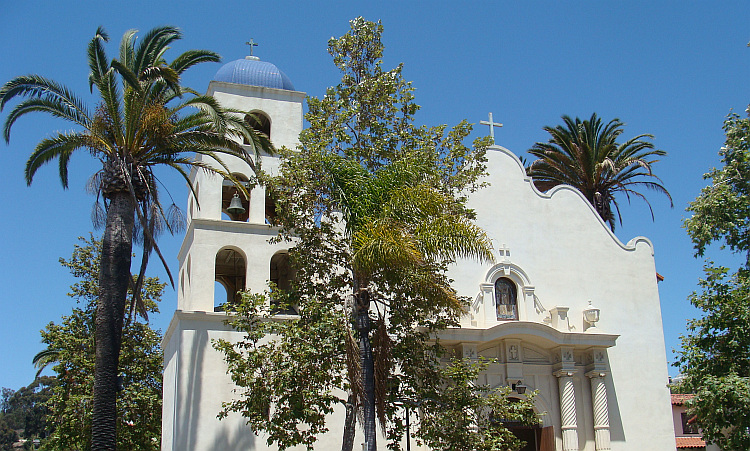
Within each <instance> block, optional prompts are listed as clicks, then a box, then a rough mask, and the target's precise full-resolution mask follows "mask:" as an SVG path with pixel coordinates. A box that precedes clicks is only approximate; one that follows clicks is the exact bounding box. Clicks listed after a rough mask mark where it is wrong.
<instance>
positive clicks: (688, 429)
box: [682, 412, 700, 434]
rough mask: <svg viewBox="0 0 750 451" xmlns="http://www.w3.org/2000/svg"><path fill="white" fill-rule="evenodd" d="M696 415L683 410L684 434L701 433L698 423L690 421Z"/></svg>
mask: <svg viewBox="0 0 750 451" xmlns="http://www.w3.org/2000/svg"><path fill="white" fill-rule="evenodd" d="M694 416H695V415H690V414H689V413H687V412H682V433H683V434H700V432H699V431H698V424H697V423H696V422H695V421H692V422H691V421H690V420H691V419H693V417H694Z"/></svg>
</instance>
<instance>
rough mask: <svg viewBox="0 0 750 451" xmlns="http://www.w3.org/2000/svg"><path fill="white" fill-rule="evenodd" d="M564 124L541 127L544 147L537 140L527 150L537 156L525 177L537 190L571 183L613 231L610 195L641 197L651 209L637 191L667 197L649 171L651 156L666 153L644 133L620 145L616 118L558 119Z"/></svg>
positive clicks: (614, 204)
mask: <svg viewBox="0 0 750 451" xmlns="http://www.w3.org/2000/svg"><path fill="white" fill-rule="evenodd" d="M562 120H563V122H564V125H558V126H556V127H554V128H553V127H549V126H546V127H544V130H545V131H546V132H547V133H549V134H550V139H549V141H548V142H546V143H541V142H538V143H536V144H534V146H533V147H532V148H531V149H529V150H528V152H529V153H530V154H531V155H533V156H535V157H537V160H535V161H532V162H531V164H530V165H529V166H528V167H527V172H528V174H529V175H530V176H531V177H532V179H533V181H534V186H536V187H537V188H538V189H539V190H540V191H547V190H549V189H552V188H554V187H555V186H558V185H570V186H572V187H573V188H575V189H577V190H578V191H580V192H581V194H583V195H584V197H586V199H588V201H589V203H590V204H591V205H593V206H594V209H595V210H596V212H597V213H598V214H599V216H600V217H601V218H602V220H603V221H604V222H606V223H608V224H609V226H610V228H611V229H612V230H614V229H615V214H614V211H613V210H612V207H614V209H615V210H616V211H617V218H618V219H619V221H620V224H622V216H621V215H620V206H619V205H618V203H617V199H616V198H615V195H616V194H618V193H621V194H624V195H625V196H626V198H627V199H628V201H630V197H631V196H634V197H638V198H641V199H643V200H644V201H645V202H646V204H647V205H648V208H649V210H650V211H651V218H652V219H653V217H654V212H653V210H652V209H651V204H650V203H649V201H648V199H647V198H646V196H645V195H644V194H643V193H642V192H640V191H639V189H640V188H647V189H651V190H654V191H656V192H659V193H663V194H664V195H666V196H667V197H668V198H669V202H670V206H673V204H672V196H670V195H669V192H668V191H667V190H666V188H664V186H663V185H662V183H661V180H660V179H659V178H658V177H657V176H656V175H654V173H653V172H652V171H651V169H652V165H653V164H654V163H656V162H657V161H659V160H657V159H656V158H655V157H661V156H664V155H666V152H664V151H663V150H657V149H654V145H653V143H652V142H651V141H648V140H647V139H649V138H650V139H653V136H652V135H648V134H643V135H638V136H636V137H634V138H631V139H629V140H627V141H625V142H624V143H618V142H617V140H618V138H619V137H620V135H621V134H622V133H623V131H624V129H623V127H624V125H625V124H623V123H622V122H621V121H620V120H619V119H612V120H611V121H609V122H608V123H607V124H606V125H605V124H603V123H602V120H601V119H600V118H599V117H598V116H597V115H596V113H594V114H592V115H591V118H590V119H588V120H581V119H579V118H575V120H573V119H571V118H570V117H569V116H563V117H562Z"/></svg>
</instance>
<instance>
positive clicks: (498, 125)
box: [479, 113, 503, 144]
mask: <svg viewBox="0 0 750 451" xmlns="http://www.w3.org/2000/svg"><path fill="white" fill-rule="evenodd" d="M479 123H480V124H482V125H489V126H490V137H491V138H492V144H495V127H502V126H503V124H501V123H499V122H493V121H492V113H490V120H489V121H479Z"/></svg>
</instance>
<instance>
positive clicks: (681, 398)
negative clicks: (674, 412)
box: [672, 393, 695, 406]
mask: <svg viewBox="0 0 750 451" xmlns="http://www.w3.org/2000/svg"><path fill="white" fill-rule="evenodd" d="M694 397H695V395H682V394H676V393H672V405H673V406H681V405H683V404H685V401H690V400H691V399H693V398H694Z"/></svg>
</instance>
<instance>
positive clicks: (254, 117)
mask: <svg viewBox="0 0 750 451" xmlns="http://www.w3.org/2000/svg"><path fill="white" fill-rule="evenodd" d="M245 122H247V123H248V124H250V126H251V127H252V128H253V130H255V131H256V132H259V133H262V134H264V135H266V138H268V139H271V118H270V117H268V115H267V114H266V113H264V112H263V111H260V110H253V111H251V112H250V113H249V114H246V115H245ZM243 144H245V145H248V144H250V143H249V142H248V141H247V138H244V139H243Z"/></svg>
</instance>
